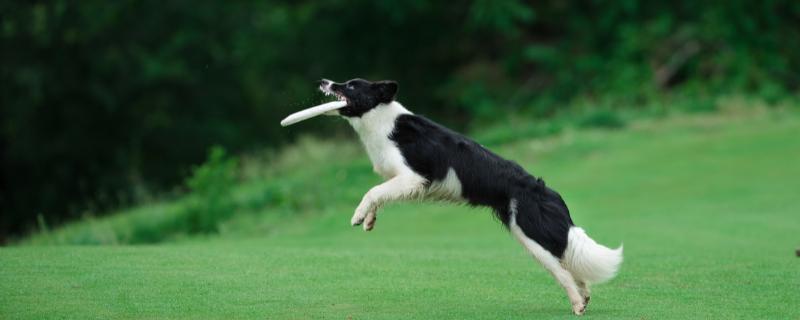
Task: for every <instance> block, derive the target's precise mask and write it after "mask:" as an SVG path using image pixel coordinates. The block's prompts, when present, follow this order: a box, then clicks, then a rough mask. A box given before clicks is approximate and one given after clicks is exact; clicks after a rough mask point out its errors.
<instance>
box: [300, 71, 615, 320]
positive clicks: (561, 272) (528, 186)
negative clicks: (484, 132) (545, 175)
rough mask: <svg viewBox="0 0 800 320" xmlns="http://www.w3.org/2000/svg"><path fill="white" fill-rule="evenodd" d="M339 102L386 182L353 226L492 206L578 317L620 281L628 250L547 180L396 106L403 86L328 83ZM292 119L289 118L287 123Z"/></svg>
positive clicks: (324, 83)
mask: <svg viewBox="0 0 800 320" xmlns="http://www.w3.org/2000/svg"><path fill="white" fill-rule="evenodd" d="M319 89H320V90H321V91H322V92H323V93H324V94H326V95H330V96H335V97H336V98H337V100H338V102H337V103H338V104H336V105H334V104H333V103H331V105H332V106H333V107H332V108H335V109H333V110H328V109H330V108H328V109H325V110H321V111H320V112H322V111H324V112H325V114H328V115H338V116H341V117H343V118H344V119H346V120H347V121H348V122H349V123H350V125H351V126H352V127H353V129H355V131H356V132H357V133H358V136H359V138H360V139H361V142H362V143H363V145H364V147H365V149H366V151H367V154H368V155H369V159H370V160H371V162H372V165H373V170H374V171H375V172H376V173H378V174H379V175H381V176H382V177H383V178H384V179H385V181H384V182H383V183H381V184H379V185H377V186H375V187H373V188H372V189H370V190H369V191H368V192H367V193H366V194H365V195H364V197H363V199H362V200H361V203H360V204H359V205H358V207H357V208H356V210H355V213H354V214H353V217H352V219H350V223H351V224H352V225H353V226H358V225H363V228H364V230H366V231H370V230H372V228H374V226H375V221H376V216H377V213H378V210H379V209H380V208H381V207H382V206H384V205H386V204H388V203H391V202H395V201H400V200H410V199H430V200H445V201H454V202H461V203H467V204H469V205H472V206H486V207H489V208H491V209H492V211H493V212H494V214H495V216H496V217H497V219H498V220H500V221H501V222H502V223H503V225H505V227H506V228H507V229H508V230H509V231H510V232H511V233H512V234H513V236H514V237H515V238H516V239H517V240H518V241H519V242H520V243H521V244H522V246H523V247H525V249H526V250H527V251H528V252H529V253H530V254H531V255H533V257H534V258H536V260H538V261H539V263H541V264H542V266H544V268H545V269H547V271H549V272H550V274H552V275H553V277H554V278H555V279H556V280H557V281H558V283H559V284H560V285H561V286H562V287H563V288H564V290H565V291H566V293H567V297H568V298H569V301H570V303H571V304H572V312H573V313H574V314H576V315H582V314H583V313H584V312H585V310H586V306H587V304H588V303H589V299H590V290H589V287H590V285H592V284H597V283H601V282H604V281H607V280H610V279H611V278H613V277H614V276H615V275H616V273H617V271H618V269H619V267H620V264H621V263H622V247H621V246H620V247H619V248H618V249H609V248H607V247H605V246H602V245H600V244H598V243H596V242H595V241H594V240H592V239H591V238H589V236H588V235H587V234H586V232H585V231H584V230H583V229H582V228H579V227H576V226H575V224H574V223H573V222H572V218H571V217H570V214H569V210H568V209H567V205H566V203H565V202H564V200H563V199H562V198H561V196H560V195H559V194H558V193H557V192H556V191H554V190H553V189H551V188H549V187H547V186H546V185H545V183H544V181H542V179H540V178H536V177H534V176H532V175H531V174H529V173H528V172H526V171H525V170H524V169H523V168H522V167H521V166H520V165H518V164H517V163H515V162H513V161H509V160H506V159H503V158H502V157H500V156H498V155H496V154H494V153H492V152H491V151H489V150H488V149H486V148H484V147H483V146H481V145H480V144H478V143H476V142H474V141H473V140H471V139H469V138H467V137H465V136H463V135H461V134H459V133H457V132H454V131H452V130H450V129H448V128H445V127H444V126H441V125H439V124H437V123H435V122H433V121H431V120H429V119H427V118H425V117H422V116H419V115H416V114H414V113H412V112H411V111H409V110H408V109H406V108H405V107H403V105H402V104H400V103H399V102H397V101H396V97H397V93H398V84H397V82H395V81H376V82H371V81H367V80H364V79H353V80H350V81H347V82H344V83H335V82H333V81H331V80H327V79H323V80H321V81H320V83H319ZM287 119H288V118H287Z"/></svg>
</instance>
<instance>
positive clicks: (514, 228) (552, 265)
mask: <svg viewBox="0 0 800 320" xmlns="http://www.w3.org/2000/svg"><path fill="white" fill-rule="evenodd" d="M509 210H510V211H511V212H510V218H509V223H508V228H509V230H511V233H512V234H513V235H514V237H515V238H517V240H518V241H519V242H520V243H521V244H522V246H523V247H525V249H526V250H527V251H528V252H530V254H531V255H533V257H534V258H536V260H538V261H539V263H541V264H542V266H543V267H544V268H545V269H547V271H548V272H550V274H551V275H553V277H554V278H556V281H558V283H559V284H560V285H561V287H563V288H564V290H565V291H566V292H567V297H568V298H569V301H570V303H571V304H572V312H573V313H575V314H576V315H582V314H583V313H584V312H585V311H586V304H585V302H584V297H583V296H582V295H581V294H580V292H579V289H578V284H577V283H576V282H575V279H574V278H573V277H572V274H571V273H570V272H569V271H567V269H565V268H564V267H563V266H562V265H561V262H560V261H559V260H558V258H557V257H556V256H554V255H553V254H551V253H550V252H549V251H547V250H546V249H545V248H544V247H542V246H541V245H539V244H538V243H536V241H534V240H533V239H531V238H528V236H526V235H525V233H524V232H523V231H522V229H521V228H520V227H519V225H517V221H516V218H517V217H516V216H517V204H516V200H514V199H512V200H511V204H510V206H509Z"/></svg>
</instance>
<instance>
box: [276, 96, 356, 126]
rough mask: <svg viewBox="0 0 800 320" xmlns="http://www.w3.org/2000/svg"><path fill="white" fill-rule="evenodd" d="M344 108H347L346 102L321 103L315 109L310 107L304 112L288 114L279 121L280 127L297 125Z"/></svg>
mask: <svg viewBox="0 0 800 320" xmlns="http://www.w3.org/2000/svg"><path fill="white" fill-rule="evenodd" d="M346 106H347V102H346V101H332V102H328V103H323V104H321V105H318V106H316V107H311V108H308V109H304V110H301V111H297V112H295V113H292V114H290V115H289V116H288V117H286V118H284V119H283V120H281V126H283V127H285V126H289V125H293V124H295V123H298V122H300V121H303V120H306V119H310V118H313V117H316V116H318V115H321V114H325V113H327V112H330V111H333V110H336V109H341V108H344V107H346Z"/></svg>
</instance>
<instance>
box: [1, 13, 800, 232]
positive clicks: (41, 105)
mask: <svg viewBox="0 0 800 320" xmlns="http://www.w3.org/2000/svg"><path fill="white" fill-rule="evenodd" d="M798 21H800V2H797V1H791V0H785V1H779V0H774V1H746V0H742V1H738V0H735V1H722V2H716V1H706V2H702V1H670V2H658V3H653V2H652V1H615V2H602V1H530V2H524V1H489V0H475V1H455V2H447V1H424V0H416V1H223V2H219V1H180V0H176V1H126V0H122V1H67V0H53V1H4V2H0V81H2V82H1V83H0V103H1V104H2V106H0V170H2V177H1V179H2V180H0V208H2V209H0V210H2V212H3V213H2V219H1V220H0V241H1V240H2V239H5V238H7V237H9V236H11V235H15V234H21V233H24V232H25V231H27V230H28V229H29V228H31V227H32V226H33V225H34V224H35V222H36V221H37V216H40V217H41V218H42V219H43V220H44V221H46V222H47V223H48V224H57V223H61V222H63V221H66V220H69V219H72V218H75V217H77V216H80V215H81V214H83V213H84V212H86V211H87V210H90V211H92V212H95V213H99V212H102V211H103V210H107V209H108V208H112V207H115V206H119V205H126V204H130V203H132V202H135V201H136V199H137V198H139V197H140V196H139V195H140V194H147V193H160V192H164V191H165V190H169V189H170V188H172V186H175V185H176V184H177V183H178V182H180V181H181V180H182V179H183V178H184V177H185V175H186V174H187V170H188V168H189V166H190V165H192V164H197V163H198V162H200V161H202V160H203V158H204V156H205V154H206V151H207V150H208V148H209V147H210V146H212V145H222V146H225V147H226V148H228V149H229V150H232V151H233V152H241V151H246V150H248V149H255V148H263V147H276V146H279V145H280V144H282V143H285V142H288V141H291V139H292V136H290V132H298V131H316V132H324V133H328V132H330V131H332V130H339V129H341V128H340V127H338V126H337V125H336V124H331V123H329V122H315V123H314V124H313V126H310V125H305V126H307V127H305V128H304V129H303V130H292V131H288V130H283V129H281V128H280V127H279V126H277V125H276V124H277V122H278V120H279V119H280V118H282V117H283V116H284V115H286V114H288V113H289V112H291V111H293V110H296V109H298V108H300V107H302V106H307V105H310V104H313V103H316V102H319V101H321V99H322V97H320V96H319V95H318V94H316V93H315V92H314V85H313V81H314V80H316V79H318V78H320V77H328V78H332V79H348V78H353V77H364V78H371V79H383V78H391V79H396V80H398V81H399V82H400V84H401V89H400V90H401V97H402V99H403V101H404V103H406V104H409V105H411V106H413V108H414V110H416V111H418V112H422V113H427V114H436V115H438V116H439V117H440V118H445V119H450V120H448V121H450V122H451V123H450V124H451V125H455V126H459V127H461V128H465V127H468V126H469V125H470V124H471V123H476V122H481V121H500V120H502V118H498V115H501V116H502V115H503V114H507V113H509V112H513V113H517V114H533V115H536V116H538V117H541V116H547V115H550V114H553V113H555V112H557V110H558V108H560V107H563V106H565V105H569V104H570V102H571V101H573V100H574V99H575V97H579V96H580V97H588V99H589V100H591V101H596V103H597V104H598V105H602V104H605V105H619V106H630V107H636V106H638V105H642V104H645V103H647V101H652V100H654V99H661V98H663V97H664V96H665V95H669V94H677V93H680V94H682V95H692V96H698V97H704V96H710V95H714V94H724V93H731V92H737V93H743V94H753V95H758V96H761V97H764V98H765V99H779V98H781V97H784V96H792V95H796V93H797V89H798V86H799V85H800V73H798V72H797V71H798V70H800V58H799V57H800V40H799V39H800V28H798ZM498 110H502V111H501V112H499V111H498ZM143 190H144V191H143Z"/></svg>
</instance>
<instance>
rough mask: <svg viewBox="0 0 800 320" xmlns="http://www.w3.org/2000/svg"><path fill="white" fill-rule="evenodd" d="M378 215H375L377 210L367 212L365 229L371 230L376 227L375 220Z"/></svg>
mask: <svg viewBox="0 0 800 320" xmlns="http://www.w3.org/2000/svg"><path fill="white" fill-rule="evenodd" d="M376 219H377V217H376V216H375V211H371V212H370V213H368V214H367V216H366V217H365V218H364V231H371V230H372V228H375V220H376Z"/></svg>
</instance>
